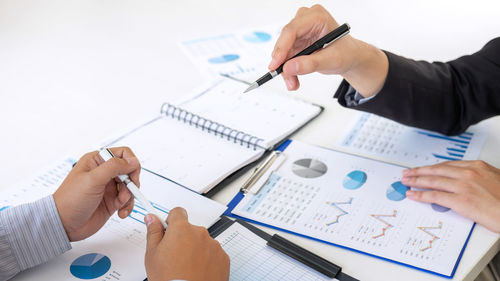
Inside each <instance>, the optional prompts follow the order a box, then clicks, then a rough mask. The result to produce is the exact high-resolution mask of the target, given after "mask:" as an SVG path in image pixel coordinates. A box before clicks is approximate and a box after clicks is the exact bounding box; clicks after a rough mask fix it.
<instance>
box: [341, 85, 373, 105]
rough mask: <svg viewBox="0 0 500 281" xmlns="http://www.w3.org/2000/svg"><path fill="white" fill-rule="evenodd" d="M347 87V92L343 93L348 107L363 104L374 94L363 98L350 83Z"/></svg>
mask: <svg viewBox="0 0 500 281" xmlns="http://www.w3.org/2000/svg"><path fill="white" fill-rule="evenodd" d="M348 86H349V88H348V89H347V92H346V93H345V96H344V98H345V104H346V105H347V106H349V107H354V106H358V105H360V104H363V103H365V102H367V101H369V100H371V99H373V98H374V97H375V96H376V94H375V95H373V96H371V97H368V98H365V97H363V96H362V95H361V94H360V93H359V92H358V91H356V89H354V88H353V87H352V86H351V85H348Z"/></svg>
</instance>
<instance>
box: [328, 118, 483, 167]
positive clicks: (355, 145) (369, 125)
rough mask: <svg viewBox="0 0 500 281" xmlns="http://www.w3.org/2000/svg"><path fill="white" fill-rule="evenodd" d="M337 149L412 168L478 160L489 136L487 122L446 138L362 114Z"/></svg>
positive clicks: (347, 131)
mask: <svg viewBox="0 0 500 281" xmlns="http://www.w3.org/2000/svg"><path fill="white" fill-rule="evenodd" d="M347 128H348V129H346V131H345V132H344V134H343V137H341V138H340V140H339V141H338V142H337V144H336V147H337V148H339V149H341V150H344V151H348V152H349V153H354V154H360V155H363V156H367V157H370V158H374V159H379V160H382V161H387V162H391V163H398V164H401V165H404V166H408V167H415V166H424V165H433V164H437V163H440V162H444V161H453V160H476V159H477V158H478V157H479V153H480V152H481V148H482V147H483V145H484V142H485V141H486V138H487V136H488V129H489V126H488V124H487V123H485V122H481V123H479V124H477V125H474V126H471V127H470V128H469V129H468V130H467V131H466V132H465V133H463V134H461V135H458V136H446V135H442V134H439V133H436V132H431V131H426V130H422V129H417V128H413V127H408V126H405V125H401V124H399V123H397V122H394V121H392V120H389V119H386V118H383V117H379V116H377V115H375V114H370V113H359V115H358V117H357V118H356V119H354V120H353V122H352V124H351V125H350V126H348V127H347Z"/></svg>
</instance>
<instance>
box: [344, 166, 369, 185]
mask: <svg viewBox="0 0 500 281" xmlns="http://www.w3.org/2000/svg"><path fill="white" fill-rule="evenodd" d="M366 179H367V176H366V173H365V172H363V171H359V170H356V171H352V172H350V173H349V174H347V176H345V178H344V181H343V182H342V185H343V186H344V188H346V189H350V190H354V189H358V188H360V187H361V186H362V185H363V184H365V182H366Z"/></svg>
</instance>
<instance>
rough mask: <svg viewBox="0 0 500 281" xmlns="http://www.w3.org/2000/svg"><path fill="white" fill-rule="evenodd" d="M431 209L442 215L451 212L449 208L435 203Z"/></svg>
mask: <svg viewBox="0 0 500 281" xmlns="http://www.w3.org/2000/svg"><path fill="white" fill-rule="evenodd" d="M431 207H432V209H433V210H434V211H436V212H440V213H444V212H448V211H449V210H450V208H447V207H444V206H441V205H438V204H434V203H432V204H431Z"/></svg>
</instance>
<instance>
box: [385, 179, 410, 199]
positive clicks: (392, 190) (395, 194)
mask: <svg viewBox="0 0 500 281" xmlns="http://www.w3.org/2000/svg"><path fill="white" fill-rule="evenodd" d="M407 190H408V187H407V186H406V185H404V184H402V183H401V182H400V181H397V182H395V183H393V184H391V186H389V188H387V191H386V193H385V196H387V199H389V200H392V201H401V200H403V199H405V198H406V191H407Z"/></svg>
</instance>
